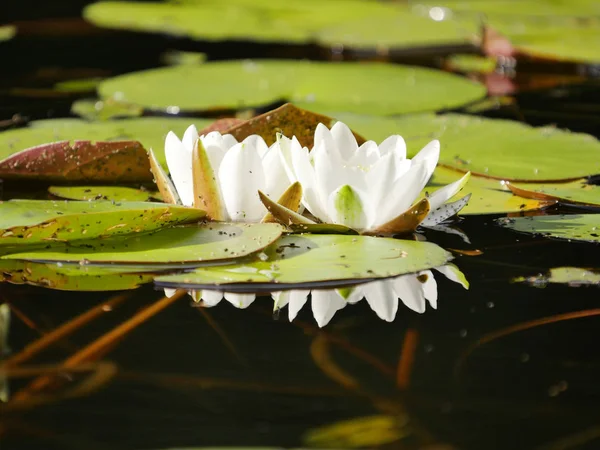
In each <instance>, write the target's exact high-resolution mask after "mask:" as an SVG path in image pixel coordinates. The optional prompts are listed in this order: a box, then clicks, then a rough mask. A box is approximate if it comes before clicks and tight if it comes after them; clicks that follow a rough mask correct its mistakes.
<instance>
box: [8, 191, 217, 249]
mask: <svg viewBox="0 0 600 450" xmlns="http://www.w3.org/2000/svg"><path fill="white" fill-rule="evenodd" d="M204 215H205V213H204V211H201V210H199V209H194V208H185V207H183V206H174V205H167V204H164V203H144V202H123V203H114V202H106V201H98V202H77V201H41V200H11V201H8V202H0V245H13V244H33V243H40V242H53V241H59V242H60V241H73V240H76V239H91V238H94V237H104V236H113V235H119V234H128V233H139V232H142V231H151V230H156V229H158V228H161V227H164V226H167V225H173V224H180V223H187V222H193V221H198V220H200V219H201V218H202V217H204Z"/></svg>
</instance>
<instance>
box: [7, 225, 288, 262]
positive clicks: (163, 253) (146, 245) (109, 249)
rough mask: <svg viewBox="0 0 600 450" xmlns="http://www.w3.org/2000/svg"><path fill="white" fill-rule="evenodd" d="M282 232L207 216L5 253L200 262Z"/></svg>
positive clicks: (226, 256) (240, 253)
mask: <svg viewBox="0 0 600 450" xmlns="http://www.w3.org/2000/svg"><path fill="white" fill-rule="evenodd" d="M282 232H283V227H281V226H280V225H277V224H273V223H231V224H228V223H216V222H209V223H204V224H200V225H191V226H178V227H171V228H164V229H162V230H159V231H157V232H155V233H152V234H144V235H139V236H134V237H132V236H122V237H114V238H110V239H90V240H86V241H78V242H71V243H70V245H68V246H63V247H52V248H48V249H42V250H33V251H22V252H18V253H14V252H13V253H11V254H9V255H5V256H3V258H4V259H18V260H27V261H35V262H46V263H47V262H61V263H74V264H82V263H84V264H86V265H94V264H100V265H105V264H113V265H119V266H120V265H134V266H136V267H142V266H146V267H148V266H151V267H154V268H156V267H161V268H162V267H174V268H182V267H198V266H202V265H206V264H215V263H217V262H223V261H231V260H234V259H237V258H242V257H244V256H248V255H251V254H252V253H255V252H258V251H260V250H262V249H263V248H264V247H266V246H268V245H270V244H272V243H273V242H275V241H276V240H277V238H279V236H281V233H282ZM17 250H18V249H17Z"/></svg>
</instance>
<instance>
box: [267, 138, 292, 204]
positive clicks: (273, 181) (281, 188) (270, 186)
mask: <svg viewBox="0 0 600 450" xmlns="http://www.w3.org/2000/svg"><path fill="white" fill-rule="evenodd" d="M279 152H280V150H279V146H278V145H277V143H275V144H273V145H272V146H271V147H270V148H269V149H268V150H267V151H266V153H265V154H264V156H263V157H262V166H263V172H264V174H265V190H264V191H263V192H264V193H265V194H267V195H268V196H269V197H271V198H272V199H273V200H275V201H277V200H278V199H279V197H281V194H283V193H284V192H285V190H286V189H287V188H288V187H289V185H290V184H291V183H293V181H290V179H289V177H288V175H287V173H286V171H285V168H284V167H283V163H282V162H281V156H280V154H279Z"/></svg>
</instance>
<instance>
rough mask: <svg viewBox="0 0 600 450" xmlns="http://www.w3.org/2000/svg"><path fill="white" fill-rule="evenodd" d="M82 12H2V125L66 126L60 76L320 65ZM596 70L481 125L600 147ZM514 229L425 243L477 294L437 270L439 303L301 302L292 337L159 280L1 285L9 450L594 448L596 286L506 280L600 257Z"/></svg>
mask: <svg viewBox="0 0 600 450" xmlns="http://www.w3.org/2000/svg"><path fill="white" fill-rule="evenodd" d="M84 3H85V2H83V1H73V2H58V3H56V2H55V3H54V4H52V7H50V5H48V6H46V7H44V8H42V9H38V8H36V9H33V8H31V9H30V8H28V7H25V6H21V7H19V6H15V7H14V9H12V11H10V16H9V17H7V18H6V20H5V18H1V20H2V21H5V22H7V23H10V22H13V21H14V22H16V23H17V25H18V26H19V30H20V31H19V33H20V34H19V35H18V36H17V37H16V38H14V39H12V40H10V41H7V42H5V43H2V44H0V45H1V47H0V52H1V54H2V55H3V60H4V61H5V64H4V65H3V66H4V70H3V71H2V74H1V75H0V83H1V85H2V89H1V92H0V121H2V124H3V127H4V128H10V127H15V126H19V125H21V124H22V123H23V122H24V121H27V120H37V119H44V118H57V117H70V116H72V115H71V113H70V106H71V104H72V102H73V101H74V100H76V99H77V98H79V97H86V96H89V93H87V92H84V93H83V94H78V93H59V92H56V91H55V90H53V89H52V86H53V85H54V84H55V83H57V82H60V81H65V80H72V79H87V78H105V77H109V76H114V75H118V74H122V73H127V72H132V71H136V70H142V69H147V68H152V67H158V66H160V65H162V64H163V62H164V56H163V55H164V54H165V52H167V51H172V50H175V49H176V50H182V51H201V52H205V53H206V54H207V56H208V58H209V59H236V58H247V57H256V58H259V57H260V58H271V57H279V58H312V59H327V57H328V55H327V54H325V53H323V51H322V50H319V49H318V48H316V47H315V46H309V45H307V46H304V45H293V46H282V45H270V44H269V45H267V44H248V43H239V42H238V43H226V44H223V43H199V42H194V41H191V40H187V39H183V38H173V37H164V36H158V35H142V34H135V33H128V32H123V31H109V30H105V29H99V28H95V27H94V26H92V25H89V24H87V23H85V22H84V21H83V20H81V19H80V18H79V9H80V7H81V6H83V4H84ZM439 61H440V59H439V55H434V56H431V55H419V54H409V55H404V57H403V59H402V60H401V62H410V63H416V62H418V63H421V64H423V65H429V66H437V65H439ZM581 73H586V74H587V75H589V76H587V77H583V76H582V75H581ZM594 73H595V72H594V66H584V65H569V64H562V65H558V64H557V65H552V64H546V65H535V64H529V65H527V64H523V66H522V67H521V66H517V76H516V78H514V80H516V83H517V91H516V92H515V93H514V95H513V96H512V98H513V99H514V101H513V102H511V103H510V104H508V105H505V106H497V107H493V108H488V109H483V110H481V111H480V112H479V114H481V115H483V116H486V117H495V118H509V119H513V120H518V121H524V122H526V123H529V124H531V125H547V124H556V125H557V126H558V127H564V128H569V129H571V130H574V131H582V132H586V133H590V134H592V135H594V136H596V137H600V127H599V125H600V124H599V117H600V115H599V114H598V113H599V112H600V108H599V106H598V105H599V104H600V103H598V99H599V98H600V88H599V86H598V83H597V80H595V79H594V78H593V75H594ZM574 78H575V79H576V82H573V79H574ZM268 109H270V108H268V107H266V108H265V109H264V111H266V110H268ZM458 111H462V110H458ZM11 118H12V119H11ZM179 133H181V131H179ZM442 145H443V143H442ZM564 157H565V158H569V155H568V149H565V155H564ZM24 197H28V198H32V197H33V198H47V191H46V185H44V184H43V183H39V185H38V184H35V183H33V184H30V183H23V182H20V183H15V182H8V181H6V182H5V183H4V192H3V200H8V199H10V198H24ZM559 208H561V209H559ZM581 211H582V210H578V209H573V207H571V208H570V209H569V208H566V207H554V209H550V210H548V211H547V212H549V213H553V212H561V213H562V212H564V213H568V212H571V213H572V212H581ZM503 216H505V215H479V216H472V215H469V216H465V217H463V218H462V220H461V222H460V223H459V224H458V225H459V227H460V229H461V230H462V232H463V233H464V234H465V235H466V236H468V238H469V240H470V242H471V243H470V244H468V245H467V244H466V243H465V242H464V241H463V239H462V238H461V237H460V236H458V235H450V234H446V233H442V232H437V231H431V230H427V231H424V232H422V235H423V236H424V237H425V238H426V239H427V240H429V241H433V242H435V243H437V244H438V245H440V246H442V247H444V248H450V249H459V250H460V249H462V250H468V251H458V252H455V253H454V254H455V259H454V261H453V263H454V264H456V265H457V266H458V267H459V268H460V270H461V271H462V272H463V273H464V275H465V277H466V278H467V279H468V281H469V283H470V288H469V289H468V290H465V289H463V287H462V286H461V285H460V284H457V283H453V282H452V281H450V280H448V279H445V277H443V276H441V275H438V276H436V281H437V289H438V301H437V309H433V308H431V307H430V306H428V308H427V311H426V312H425V313H423V314H419V313H417V312H414V311H412V310H411V309H409V308H408V307H406V306H404V305H402V304H400V305H399V310H398V313H397V315H396V317H395V320H393V321H392V322H386V321H383V320H380V319H379V318H378V316H377V315H376V314H375V313H374V312H373V311H372V309H371V308H370V307H369V305H368V304H367V302H365V301H360V302H358V303H356V304H354V305H349V306H348V307H345V308H343V309H341V310H339V311H337V312H336V313H335V315H334V317H333V318H332V319H331V321H330V322H329V324H328V325H327V326H325V327H323V328H319V327H318V326H317V324H316V323H315V320H314V318H313V315H312V313H311V310H310V308H309V307H308V305H307V306H305V307H304V308H303V309H302V310H301V311H300V313H299V314H298V317H297V318H296V319H295V320H294V321H293V322H291V323H290V322H289V321H288V317H287V311H286V310H282V312H281V313H280V314H278V315H276V317H274V315H273V311H272V303H271V302H270V301H269V300H268V297H265V298H259V299H257V301H255V302H254V303H252V304H251V305H250V306H249V307H248V308H246V309H237V308H235V307H233V306H232V305H231V304H229V303H227V302H221V303H220V304H219V305H218V306H216V307H214V308H201V307H198V306H197V305H195V304H194V303H193V301H192V300H191V298H190V297H182V298H180V299H178V300H175V301H172V302H167V301H165V300H164V299H162V298H163V293H162V292H159V291H157V290H155V289H153V288H152V287H150V286H143V287H141V288H139V289H137V290H133V291H124V292H113V293H108V292H103V293H100V292H92V293H90V292H61V291H54V290H50V289H43V288H39V287H33V286H17V285H12V284H8V283H3V284H0V302H3V303H4V309H3V310H2V314H3V316H1V317H3V319H0V349H2V344H4V345H5V347H6V348H5V356H4V357H5V361H6V362H8V364H9V365H10V366H9V367H11V368H12V369H13V370H12V371H11V372H10V375H9V377H8V378H7V379H5V380H4V379H2V378H0V399H1V401H2V403H1V405H0V418H1V419H0V444H1V448H2V449H27V448H44V449H121V448H122V449H168V448H203V447H215V448H216V447H236V448H246V447H290V448H299V447H303V448H390V449H391V448H399V449H430V450H433V449H463V448H464V449H483V448H485V449H496V448H498V449H501V448H502V449H504V448H515V449H517V448H519V449H521V448H523V449H529V448H535V449H571V448H586V449H587V448H589V449H593V448H598V446H600V425H598V423H599V420H600V415H599V414H598V408H597V407H596V401H598V400H599V399H600V388H598V380H599V379H600V358H599V352H598V351H597V348H596V342H597V340H598V326H599V325H600V318H599V317H598V316H599V315H600V308H599V307H598V293H599V291H598V287H597V285H595V286H575V285H572V284H571V285H569V284H553V283H548V282H546V281H544V280H543V279H542V280H541V281H539V280H538V281H537V282H534V281H532V282H530V283H527V282H515V281H514V280H515V278H518V277H530V276H535V275H538V274H545V273H547V271H548V270H549V269H551V268H554V267H566V266H574V267H586V268H598V266H599V264H600V259H599V255H600V253H599V251H598V246H597V245H596V244H590V243H580V242H574V241H573V242H570V241H559V240H552V239H547V238H544V237H541V236H533V235H528V234H519V233H515V232H513V231H511V230H508V229H505V228H502V227H500V226H498V224H497V223H496V221H495V219H497V218H499V217H503ZM148 305H154V307H155V310H152V311H149V310H148V309H146V307H147V306H148ZM7 306H8V307H7ZM3 327H4V332H5V333H6V337H5V341H2V339H3V333H2V332H1V331H2V329H3ZM46 344H47V345H46ZM63 364H64V366H63ZM65 366H66V367H65ZM2 375H3V374H2V373H0V376H2Z"/></svg>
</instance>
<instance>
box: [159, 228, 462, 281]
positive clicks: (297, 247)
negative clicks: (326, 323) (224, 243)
mask: <svg viewBox="0 0 600 450" xmlns="http://www.w3.org/2000/svg"><path fill="white" fill-rule="evenodd" d="M259 256H260V257H259V258H257V259H256V261H254V262H248V263H242V264H232V265H227V266H219V267H216V266H215V267H206V268H199V269H196V270H194V271H193V272H190V273H183V274H179V275H166V276H161V277H157V278H156V279H155V282H156V283H157V284H158V285H160V286H166V287H174V286H176V287H186V288H198V289H206V288H216V287H218V288H219V289H223V290H225V291H232V290H237V291H244V290H246V291H247V290H250V291H254V290H258V289H266V290H269V289H270V290H281V289H289V288H297V287H299V286H302V285H303V284H307V283H320V286H322V285H323V282H326V283H329V284H331V285H340V286H341V285H345V284H356V283H357V282H360V281H367V280H373V279H378V278H387V277H394V276H397V275H402V274H404V273H411V272H417V271H420V270H425V269H428V268H431V267H437V266H441V265H444V264H445V263H446V262H447V261H449V260H450V259H451V258H452V257H451V255H450V254H449V253H448V252H446V251H445V250H443V249H442V248H441V247H438V246H437V245H435V244H432V243H429V242H417V241H406V240H398V239H389V238H376V237H367V236H347V235H329V234H328V235H317V234H314V235H311V234H306V235H302V236H300V235H289V236H284V237H282V238H281V239H280V240H279V241H277V242H276V243H275V244H274V245H272V246H270V247H269V248H267V249H265V251H264V253H263V254H261V255H259Z"/></svg>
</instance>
